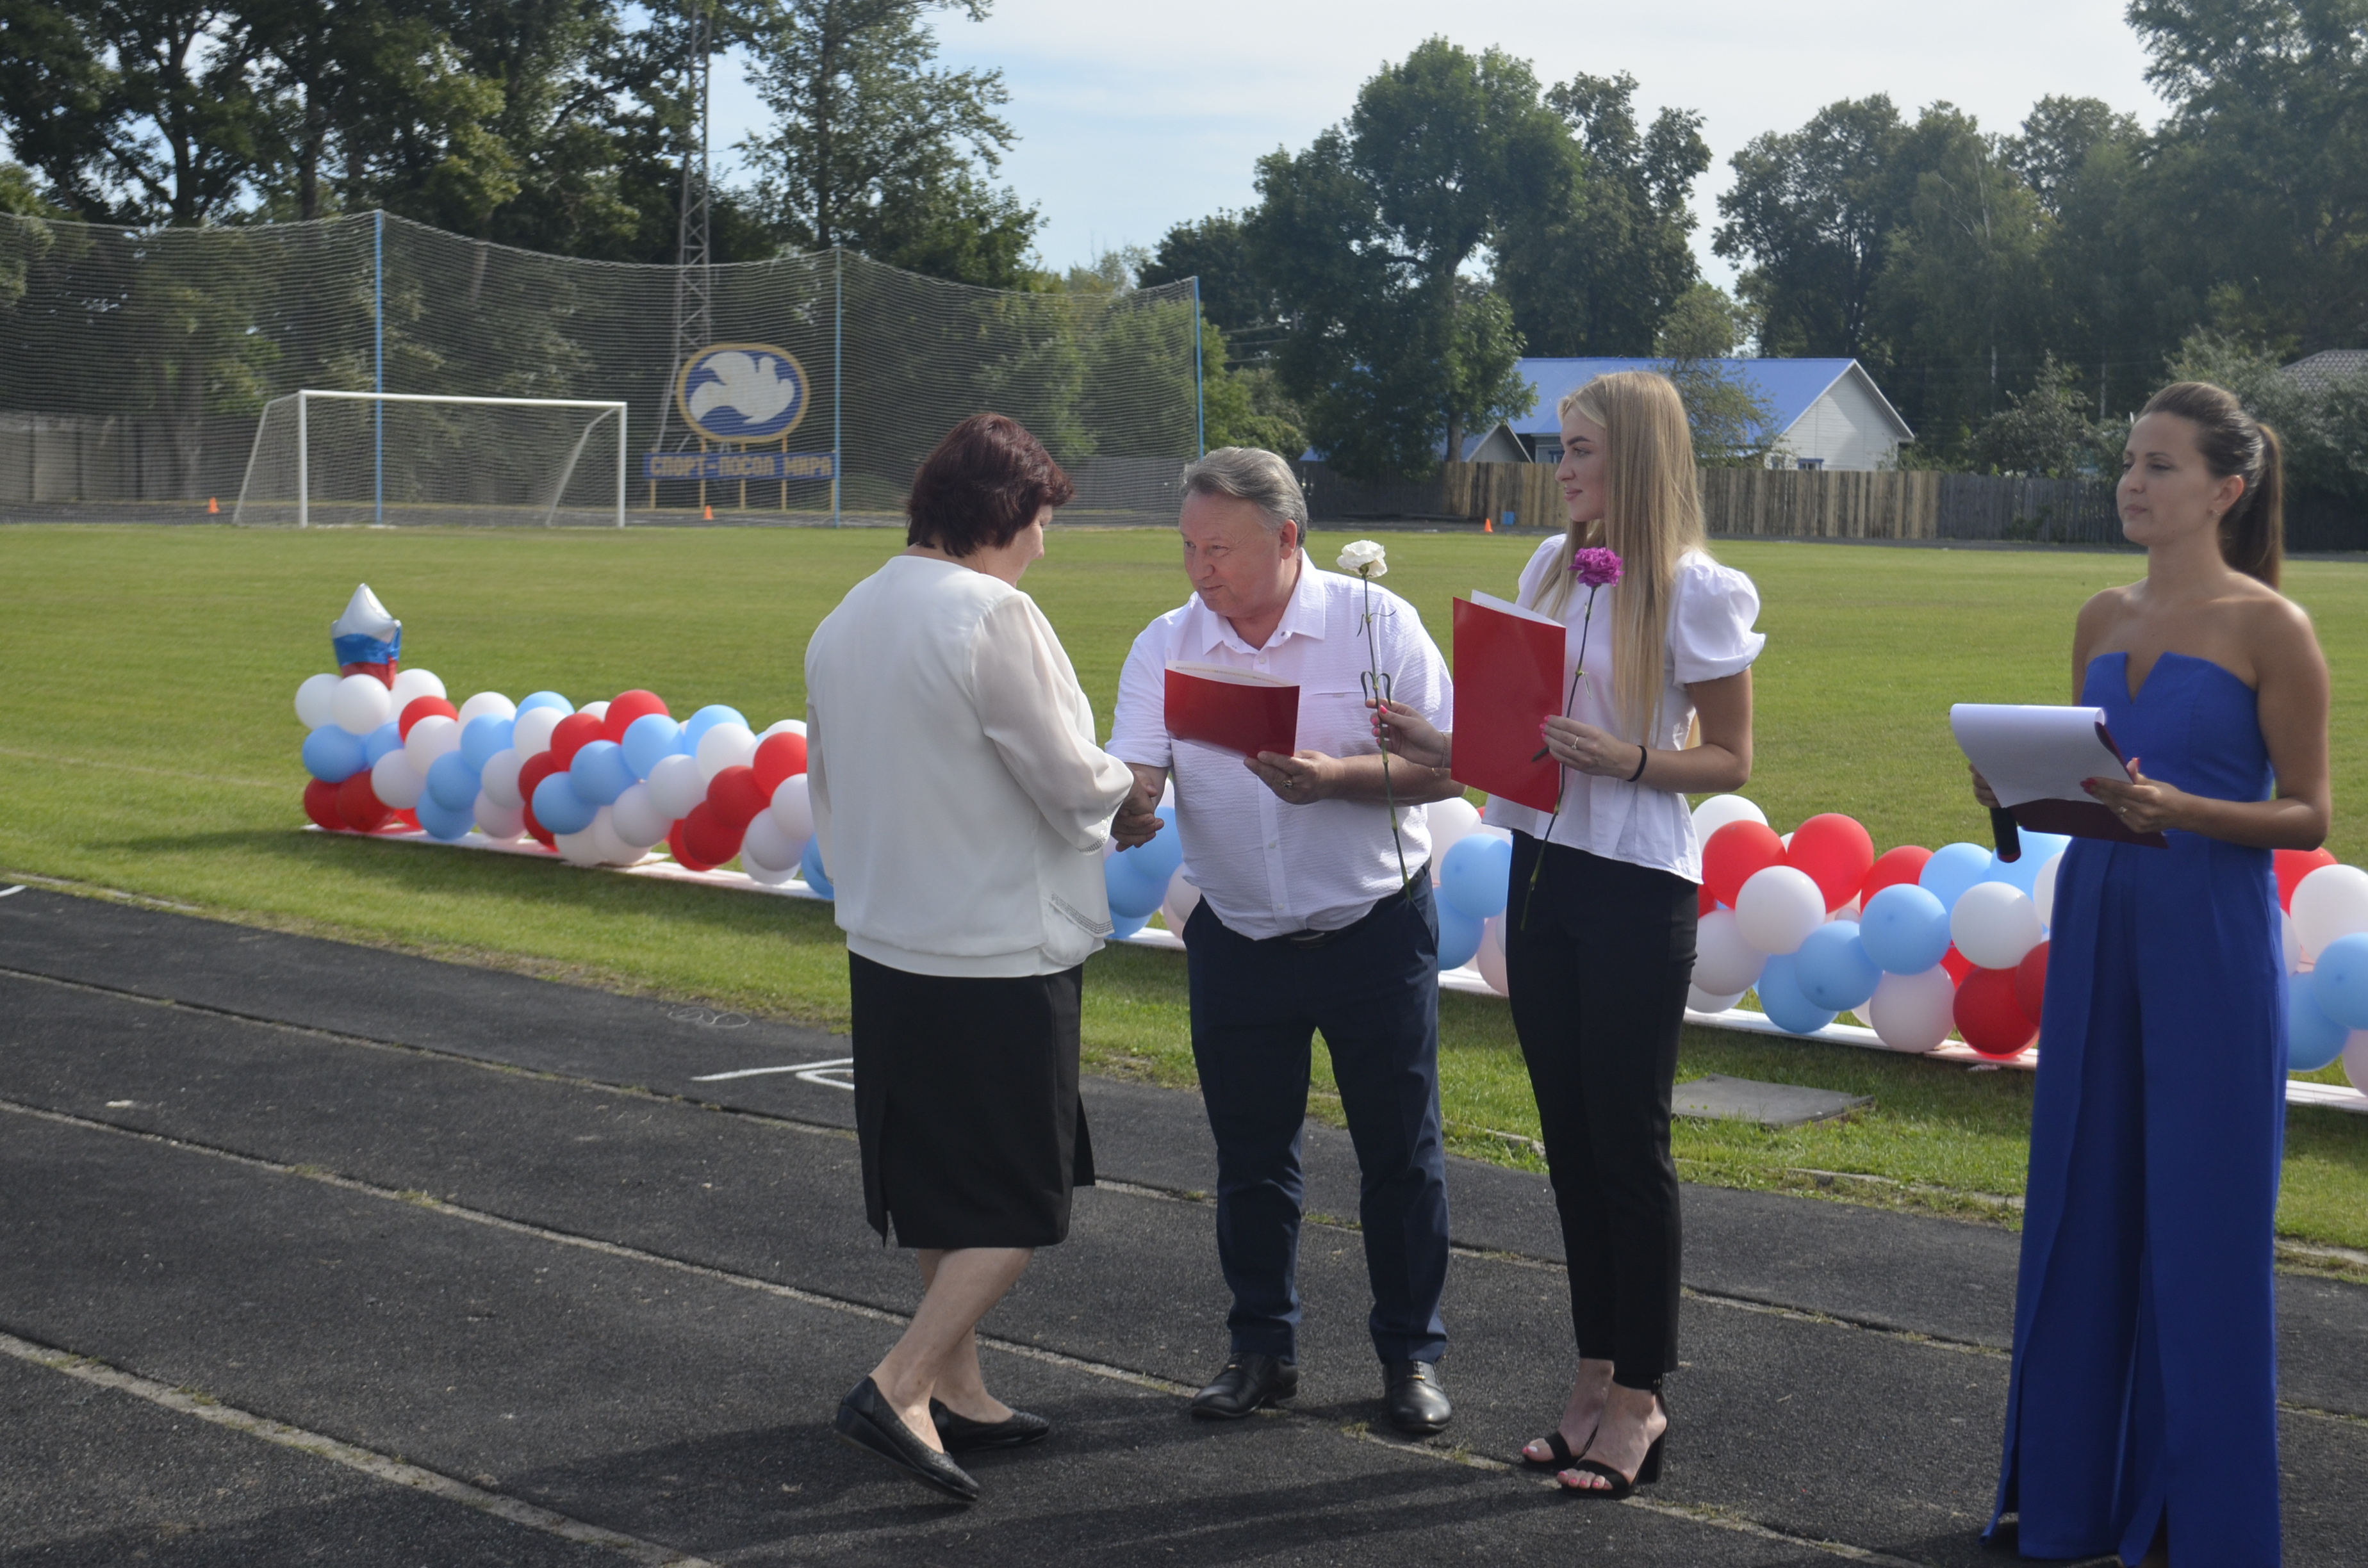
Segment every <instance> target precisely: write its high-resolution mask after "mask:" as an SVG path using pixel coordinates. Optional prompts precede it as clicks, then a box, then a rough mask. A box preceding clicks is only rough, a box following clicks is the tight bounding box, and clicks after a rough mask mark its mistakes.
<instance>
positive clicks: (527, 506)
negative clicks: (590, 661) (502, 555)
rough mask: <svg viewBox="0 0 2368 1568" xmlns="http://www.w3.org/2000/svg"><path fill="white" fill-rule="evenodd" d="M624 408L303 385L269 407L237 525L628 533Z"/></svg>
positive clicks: (253, 452)
mask: <svg viewBox="0 0 2368 1568" xmlns="http://www.w3.org/2000/svg"><path fill="white" fill-rule="evenodd" d="M625 446H626V435H625V404H624V403H607V402H594V401H590V400H586V399H577V398H551V397H437V396H430V395H427V394H424V393H418V392H316V391H311V390H307V391H303V392H290V393H288V394H287V395H286V396H284V397H277V398H274V399H272V400H271V402H270V403H267V404H266V405H265V406H264V410H263V418H262V420H261V421H260V422H259V423H258V424H257V425H256V429H255V446H254V448H253V449H251V450H250V451H249V452H248V453H247V459H246V477H245V482H244V483H241V485H240V486H239V493H238V505H237V506H236V508H235V509H234V510H233V514H232V520H233V522H238V523H266V524H268V523H279V524H287V523H293V524H295V525H296V526H297V527H298V528H310V527H311V526H312V525H313V524H314V523H321V524H324V525H328V524H346V525H353V524H370V525H389V524H420V523H443V524H477V525H486V524H519V523H527V524H533V523H540V524H541V525H543V526H544V527H551V526H552V525H554V524H572V525H576V526H586V525H591V524H599V525H608V524H614V525H615V526H616V527H618V528H623V527H624V526H625Z"/></svg>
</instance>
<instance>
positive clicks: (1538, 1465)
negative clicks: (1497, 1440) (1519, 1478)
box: [1521, 1426, 1578, 1470]
mask: <svg viewBox="0 0 2368 1568" xmlns="http://www.w3.org/2000/svg"><path fill="white" fill-rule="evenodd" d="M1530 1442H1531V1443H1543V1444H1544V1445H1545V1446H1546V1447H1547V1448H1549V1449H1552V1450H1554V1458H1552V1459H1550V1460H1533V1459H1531V1457H1530V1445H1529V1443H1524V1444H1522V1445H1521V1462H1522V1463H1523V1464H1525V1465H1528V1466H1530V1467H1531V1469H1532V1470H1566V1469H1568V1468H1569V1467H1570V1466H1571V1465H1573V1464H1575V1463H1577V1460H1578V1456H1577V1454H1575V1453H1572V1452H1571V1451H1570V1445H1569V1444H1568V1443H1567V1442H1565V1441H1564V1440H1563V1435H1562V1428H1561V1427H1559V1426H1557V1427H1555V1428H1554V1430H1553V1431H1551V1432H1549V1433H1547V1434H1546V1435H1545V1436H1544V1437H1532V1438H1531V1439H1530Z"/></svg>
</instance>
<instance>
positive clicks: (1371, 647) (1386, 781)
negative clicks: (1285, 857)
mask: <svg viewBox="0 0 2368 1568" xmlns="http://www.w3.org/2000/svg"><path fill="white" fill-rule="evenodd" d="M1358 576H1360V578H1363V580H1364V584H1365V665H1366V667H1367V668H1368V669H1369V670H1371V671H1372V681H1373V711H1374V712H1375V713H1377V714H1379V715H1380V720H1379V722H1377V723H1376V724H1375V726H1374V731H1375V733H1376V734H1377V735H1378V737H1379V738H1380V741H1381V745H1382V802H1383V809H1384V810H1386V811H1387V812H1389V813H1390V842H1391V843H1392V844H1393V845H1395V846H1397V852H1398V892H1400V893H1402V894H1404V895H1405V897H1406V903H1409V904H1411V903H1413V902H1414V892H1413V886H1414V878H1413V876H1412V875H1411V874H1410V873H1409V872H1408V871H1407V870H1406V840H1405V839H1404V838H1403V837H1401V836H1399V834H1398V798H1397V791H1396V790H1395V787H1394V786H1393V785H1392V784H1391V782H1390V728H1389V717H1390V709H1389V699H1388V698H1387V696H1386V695H1385V694H1384V693H1383V690H1382V649H1381V642H1380V640H1379V638H1378V637H1376V635H1375V634H1374V631H1373V580H1372V578H1371V577H1366V576H1365V574H1363V573H1362V572H1360V573H1358Z"/></svg>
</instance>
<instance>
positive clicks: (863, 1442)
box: [831, 1378, 978, 1503]
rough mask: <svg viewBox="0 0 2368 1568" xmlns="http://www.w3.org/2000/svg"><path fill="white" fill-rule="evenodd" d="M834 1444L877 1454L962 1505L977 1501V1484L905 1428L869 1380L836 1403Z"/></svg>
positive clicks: (832, 1425) (892, 1408)
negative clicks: (958, 1499) (835, 1437)
mask: <svg viewBox="0 0 2368 1568" xmlns="http://www.w3.org/2000/svg"><path fill="white" fill-rule="evenodd" d="M831 1428H832V1430H834V1431H836V1432H837V1434H838V1440H839V1441H840V1442H842V1443H845V1444H847V1445H848V1447H849V1448H857V1449H863V1450H864V1451H865V1452H866V1453H871V1454H877V1455H879V1456H880V1457H881V1458H882V1459H883V1460H887V1461H888V1462H889V1463H890V1464H893V1465H894V1466H895V1467H896V1468H897V1469H898V1470H901V1471H904V1472H905V1474H907V1475H909V1476H911V1477H912V1478H913V1479H914V1480H916V1481H917V1482H919V1483H921V1484H922V1485H924V1486H931V1487H935V1488H936V1489H937V1490H938V1491H939V1492H942V1493H944V1494H946V1495H947V1496H949V1497H957V1498H960V1499H961V1500H962V1501H963V1502H965V1503H975V1502H977V1501H978V1483H977V1482H975V1481H973V1480H972V1479H971V1478H970V1475H969V1472H967V1471H964V1470H963V1469H962V1466H960V1465H958V1464H956V1463H954V1461H953V1460H950V1459H948V1458H946V1456H945V1455H943V1454H941V1453H939V1452H938V1450H937V1449H933V1448H931V1447H929V1445H928V1444H927V1443H925V1442H923V1441H921V1439H920V1438H918V1437H915V1436H913V1429H912V1428H911V1427H909V1426H905V1422H904V1419H903V1417H901V1416H899V1415H897V1414H896V1412H895V1409H894V1406H892V1405H890V1404H889V1403H888V1402H887V1400H885V1399H884V1398H882V1396H881V1393H880V1385H879V1384H877V1383H875V1382H873V1381H871V1379H870V1378H866V1379H864V1380H863V1381H861V1382H860V1383H858V1384H856V1385H855V1392H853V1393H851V1394H848V1396H847V1397H846V1398H845V1399H842V1400H840V1401H839V1402H838V1418H837V1420H835V1421H833V1422H832V1423H831Z"/></svg>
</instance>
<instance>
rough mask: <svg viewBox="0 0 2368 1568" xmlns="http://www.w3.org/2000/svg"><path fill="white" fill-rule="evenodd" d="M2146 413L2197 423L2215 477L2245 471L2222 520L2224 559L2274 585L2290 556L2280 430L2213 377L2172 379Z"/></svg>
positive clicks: (2201, 445)
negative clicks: (2239, 489)
mask: <svg viewBox="0 0 2368 1568" xmlns="http://www.w3.org/2000/svg"><path fill="white" fill-rule="evenodd" d="M2146 413H2147V414H2169V415H2176V416H2177V417H2179V418H2180V419H2184V420H2186V421H2188V422H2189V423H2190V424H2192V425H2193V426H2195V449H2196V450H2197V451H2199V452H2201V453H2203V466H2204V468H2205V469H2206V470H2208V471H2209V472H2210V473H2211V475H2212V477H2213V478H2214V479H2226V478H2227V477H2228V476H2229V475H2230V474H2232V473H2234V474H2241V475H2243V476H2244V480H2245V493H2244V494H2242V495H2239V496H2237V504H2236V505H2235V506H2231V507H2229V508H2228V513H2227V516H2226V517H2222V518H2221V519H2220V559H2222V560H2223V561H2226V562H2227V563H2228V564H2229V566H2231V567H2232V568H2234V569H2235V570H2237V571H2238V572H2242V573H2243V574H2245V575H2246V576H2248V577H2257V578H2259V579H2260V581H2262V582H2264V583H2267V584H2268V585H2270V586H2271V587H2272V588H2274V587H2276V586H2277V585H2278V569H2279V567H2280V566H2281V565H2282V564H2283V562H2284V558H2285V540H2286V527H2285V454H2284V452H2283V449H2282V448H2281V443H2280V442H2279V440H2278V433H2277V432H2276V431H2275V430H2272V429H2271V428H2270V427H2269V426H2266V425H2264V424H2262V423H2261V422H2260V420H2258V419H2256V418H2254V417H2253V416H2252V415H2249V414H2248V413H2246V412H2245V405H2244V404H2243V403H2239V402H2237V394H2236V393H2235V392H2230V391H2228V390H2227V389H2226V388H2225V387H2215V386H2214V385H2213V384H2212V383H2211V382H2209V381H2173V382H2172V383H2171V384H2170V385H2169V386H2167V387H2165V388H2163V389H2162V391H2160V392H2157V393H2155V394H2154V396H2153V397H2151V398H2149V399H2147V400H2146Z"/></svg>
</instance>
